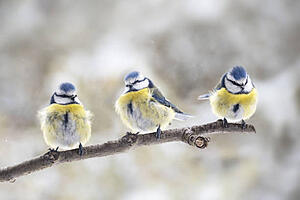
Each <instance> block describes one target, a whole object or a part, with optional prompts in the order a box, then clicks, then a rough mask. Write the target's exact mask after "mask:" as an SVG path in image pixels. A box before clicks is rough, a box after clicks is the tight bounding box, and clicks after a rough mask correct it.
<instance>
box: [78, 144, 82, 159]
mask: <svg viewBox="0 0 300 200" xmlns="http://www.w3.org/2000/svg"><path fill="white" fill-rule="evenodd" d="M78 154H79V155H80V156H82V154H83V147H82V144H81V143H79V148H78Z"/></svg>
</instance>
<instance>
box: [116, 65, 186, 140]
mask: <svg viewBox="0 0 300 200" xmlns="http://www.w3.org/2000/svg"><path fill="white" fill-rule="evenodd" d="M124 82H125V91H124V93H123V94H122V95H121V96H120V97H119V98H118V100H117V102H116V104H115V108H116V112H117V113H118V114H119V115H120V117H121V120H122V122H123V123H124V124H125V125H126V126H127V127H128V128H130V129H131V130H132V131H136V132H146V131H149V132H150V131H156V137H157V138H158V139H159V138H160V135H161V129H164V128H165V127H167V126H168V125H169V124H170V123H171V121H172V120H173V119H177V120H186V119H188V118H189V117H191V116H190V115H188V114H186V113H183V112H182V111H181V110H180V109H178V108H177V107H176V106H175V105H174V104H172V103H171V102H170V101H168V100H167V99H166V98H165V97H164V96H163V94H162V93H161V92H160V90H159V89H158V88H157V87H155V85H154V84H153V82H152V81H151V80H150V79H149V78H147V77H144V76H143V75H142V74H141V73H140V72H136V71H134V72H131V73H129V74H127V75H126V76H125V78H124Z"/></svg>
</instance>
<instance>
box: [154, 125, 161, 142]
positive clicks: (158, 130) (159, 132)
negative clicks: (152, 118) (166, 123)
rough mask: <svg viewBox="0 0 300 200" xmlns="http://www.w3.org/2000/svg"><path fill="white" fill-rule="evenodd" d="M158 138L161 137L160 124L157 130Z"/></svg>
mask: <svg viewBox="0 0 300 200" xmlns="http://www.w3.org/2000/svg"><path fill="white" fill-rule="evenodd" d="M155 136H156V139H160V136H161V129H160V125H159V126H158V127H157V130H156V135H155Z"/></svg>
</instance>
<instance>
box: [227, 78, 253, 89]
mask: <svg viewBox="0 0 300 200" xmlns="http://www.w3.org/2000/svg"><path fill="white" fill-rule="evenodd" d="M225 78H226V80H227V81H229V82H231V83H232V84H233V85H236V86H239V87H244V85H242V84H239V83H237V82H235V81H233V80H230V79H229V78H227V77H225ZM247 82H248V79H247ZM247 82H246V84H247Z"/></svg>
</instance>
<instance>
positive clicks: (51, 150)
mask: <svg viewBox="0 0 300 200" xmlns="http://www.w3.org/2000/svg"><path fill="white" fill-rule="evenodd" d="M58 148H59V147H56V148H55V149H54V148H49V149H48V150H49V152H57V151H58Z"/></svg>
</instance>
